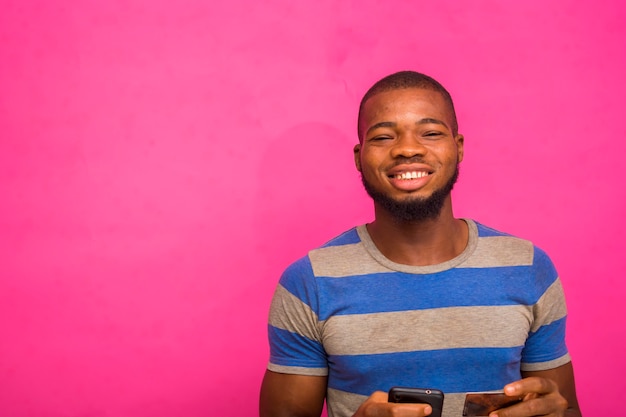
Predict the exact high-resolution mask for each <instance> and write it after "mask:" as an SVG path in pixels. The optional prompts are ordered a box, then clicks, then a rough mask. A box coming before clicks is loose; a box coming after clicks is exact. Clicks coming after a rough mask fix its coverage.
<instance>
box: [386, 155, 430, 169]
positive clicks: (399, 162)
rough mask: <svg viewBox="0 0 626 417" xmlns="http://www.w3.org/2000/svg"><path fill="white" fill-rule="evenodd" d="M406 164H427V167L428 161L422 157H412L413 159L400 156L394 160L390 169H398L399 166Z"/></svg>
mask: <svg viewBox="0 0 626 417" xmlns="http://www.w3.org/2000/svg"><path fill="white" fill-rule="evenodd" d="M404 164H425V165H428V163H427V162H426V160H425V159H424V158H423V157H421V156H411V157H406V156H398V157H396V159H395V160H394V162H393V164H391V165H390V166H389V168H393V167H397V166H398V165H404Z"/></svg>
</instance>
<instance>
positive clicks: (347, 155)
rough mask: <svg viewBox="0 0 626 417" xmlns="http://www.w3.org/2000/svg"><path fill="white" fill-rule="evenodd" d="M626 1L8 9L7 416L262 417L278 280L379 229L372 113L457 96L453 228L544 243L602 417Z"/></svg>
mask: <svg viewBox="0 0 626 417" xmlns="http://www.w3.org/2000/svg"><path fill="white" fill-rule="evenodd" d="M625 21H626V11H625V7H624V6H623V2H622V1H621V0H614V1H611V0H605V1H575V0H570V1H564V0H563V1H545V0H533V1H525V2H509V1H496V0H482V1H470V2H465V1H452V0H448V1H429V2H426V1H399V0H396V1H392V0H387V1H384V2H383V1H380V2H378V1H329V0H326V1H320V2H312V1H311V2H296V1H291V0H274V1H265V2H261V1H252V0H250V1H247V0H231V1H223V2H217V1H216V2H212V1H206V0H202V1H200V0H197V1H180V2H170V1H163V0H159V1H156V0H154V1H145V2H142V1H138V0H128V1H122V0H117V1H104V0H102V1H96V0H91V1H69V0H67V1H44V0H41V1H33V0H29V1H19V0H15V1H7V0H2V1H0V195H1V196H2V200H1V205H0V275H1V276H0V332H1V333H0V416H3V417H5V416H7V417H32V416H35V417H39V416H42V417H131V416H132V417H144V416H145V417H148V416H150V417H161V416H163V417H165V416H185V417H196V416H197V417H200V416H253V415H256V409H257V404H258V399H257V398H258V389H259V384H260V381H261V378H262V374H263V372H264V368H265V365H266V361H267V355H268V347H267V342H266V333H265V332H266V327H265V321H266V315H267V309H268V305H269V301H270V297H271V294H272V292H273V289H274V286H275V284H276V282H277V280H278V277H279V274H280V272H281V271H282V269H283V268H284V267H285V266H286V265H287V264H288V263H289V262H291V261H293V260H294V259H296V258H297V257H300V256H302V255H303V254H305V252H306V250H307V249H309V248H312V247H313V246H316V245H319V244H321V243H323V242H324V241H326V240H327V239H329V238H331V237H333V236H334V235H335V234H337V233H339V232H341V231H343V230H344V229H347V228H348V227H351V226H352V225H354V224H356V223H361V222H365V221H367V220H369V219H371V217H372V211H371V204H370V202H369V200H368V199H367V198H366V197H365V194H364V192H363V191H362V190H361V185H360V181H359V177H358V175H357V173H356V171H355V169H354V167H353V163H352V150H351V149H352V146H353V144H354V143H355V142H356V139H357V138H356V135H355V130H356V128H355V124H356V121H355V119H356V112H357V104H358V101H359V99H360V97H361V95H362V94H363V93H364V91H365V90H366V88H367V87H369V85H371V83H373V82H374V81H375V80H377V79H378V78H380V77H381V76H383V75H386V74H388V73H390V72H393V71H397V70H401V69H416V70H419V71H423V72H426V73H428V74H431V75H433V76H434V77H436V78H437V79H439V80H440V81H441V82H442V83H443V84H444V85H446V86H447V87H448V88H449V90H450V91H451V93H452V95H453V97H454V98H455V101H456V104H457V107H458V115H459V123H460V130H461V132H462V133H464V134H465V137H466V159H465V161H464V162H463V164H462V168H461V179H460V182H459V184H458V186H457V189H456V191H455V198H456V200H455V201H456V203H455V207H456V213H457V215H459V216H471V217H473V218H475V219H476V220H479V221H481V222H483V223H486V224H488V225H490V226H493V227H496V228H499V229H502V230H505V231H508V232H510V233H514V234H517V235H520V236H522V237H526V238H530V239H532V240H533V241H534V242H535V243H536V244H538V245H539V246H541V247H542V248H544V249H546V250H547V251H548V252H549V253H550V254H551V256H552V257H553V260H554V262H555V263H556V265H557V267H558V269H559V271H560V273H561V276H562V279H563V282H564V285H565V288H566V293H567V296H568V304H569V307H570V321H569V329H568V341H569V346H570V350H571V353H572V355H573V357H574V361H575V366H576V373H577V382H578V392H579V397H580V401H581V404H582V407H583V411H584V412H585V416H586V417H594V416H601V415H611V416H616V415H619V414H620V413H621V412H622V411H620V410H622V409H623V395H622V385H623V384H622V377H623V375H624V374H625V371H626V359H625V357H626V356H625V355H624V352H625V351H626V332H625V331H624V325H623V320H624V317H625V315H626V303H625V302H624V298H625V296H626V284H624V280H623V279H622V276H623V271H624V269H625V267H626V265H625V261H624V258H625V257H624V250H623V249H624V244H623V241H624V234H625V233H626V221H625V214H626V210H625V206H626V204H625V200H626V193H625V187H624V178H625V176H624V174H623V170H622V168H623V166H622V164H623V159H624V154H625V153H626V140H625V137H626V128H625V124H624V109H625V107H624V96H626V83H624V80H623V77H624V74H626V26H625V25H624V22H625Z"/></svg>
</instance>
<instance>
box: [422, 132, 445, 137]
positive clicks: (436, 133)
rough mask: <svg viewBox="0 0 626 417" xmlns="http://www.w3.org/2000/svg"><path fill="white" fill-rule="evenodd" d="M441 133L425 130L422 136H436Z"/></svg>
mask: <svg viewBox="0 0 626 417" xmlns="http://www.w3.org/2000/svg"><path fill="white" fill-rule="evenodd" d="M441 135H443V133H441V132H426V133H425V134H424V136H426V137H436V136H441Z"/></svg>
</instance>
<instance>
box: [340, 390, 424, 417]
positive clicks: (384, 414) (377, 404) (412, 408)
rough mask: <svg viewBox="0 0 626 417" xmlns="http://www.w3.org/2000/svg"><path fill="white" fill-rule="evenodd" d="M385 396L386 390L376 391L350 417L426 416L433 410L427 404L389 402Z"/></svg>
mask: <svg viewBox="0 0 626 417" xmlns="http://www.w3.org/2000/svg"><path fill="white" fill-rule="evenodd" d="M387 398H388V395H387V393H386V392H382V391H376V392H375V393H373V394H372V395H371V396H370V397H369V398H368V399H367V400H365V402H364V403H363V404H361V406H360V407H359V409H358V410H356V414H354V416H352V417H426V416H429V415H430V413H432V412H433V409H432V407H431V406H430V405H428V404H407V403H390V402H387Z"/></svg>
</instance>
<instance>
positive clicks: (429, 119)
mask: <svg viewBox="0 0 626 417" xmlns="http://www.w3.org/2000/svg"><path fill="white" fill-rule="evenodd" d="M431 123H434V124H437V125H442V126H445V127H448V125H447V124H446V123H445V122H443V121H441V120H439V119H433V118H432V117H426V118H424V119H421V120H419V121H418V122H417V124H418V125H427V124H431Z"/></svg>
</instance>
